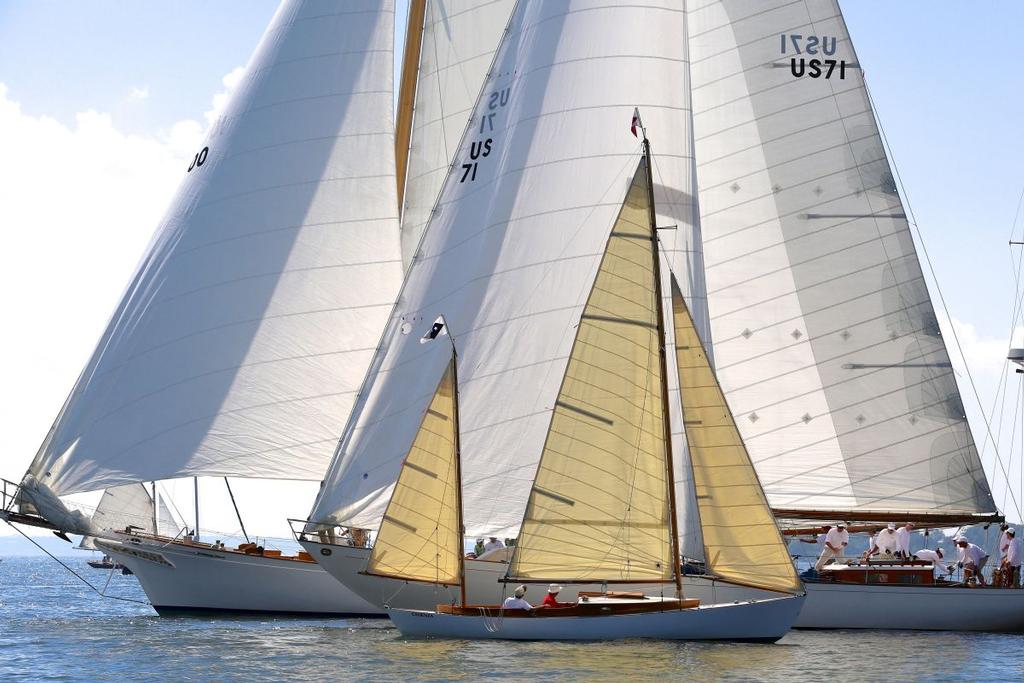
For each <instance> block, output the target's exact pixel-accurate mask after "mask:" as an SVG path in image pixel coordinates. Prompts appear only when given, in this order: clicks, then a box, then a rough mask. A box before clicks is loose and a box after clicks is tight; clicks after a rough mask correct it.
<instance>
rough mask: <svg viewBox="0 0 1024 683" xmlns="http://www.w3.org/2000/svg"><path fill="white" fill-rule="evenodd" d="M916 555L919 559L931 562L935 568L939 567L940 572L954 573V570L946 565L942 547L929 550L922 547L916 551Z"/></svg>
mask: <svg viewBox="0 0 1024 683" xmlns="http://www.w3.org/2000/svg"><path fill="white" fill-rule="evenodd" d="M914 557H915V558H917V559H919V560H924V561H926V562H931V563H932V566H933V567H934V568H935V569H938V570H939V572H940V573H942V574H952V573H953V570H952V569H950V568H949V567H948V566H946V563H945V562H943V558H944V557H945V553H943V552H942V548H936V549H935V550H928V548H921V549H920V550H918V551H917V552H916V553H914Z"/></svg>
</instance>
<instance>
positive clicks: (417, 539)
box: [365, 358, 462, 585]
mask: <svg viewBox="0 0 1024 683" xmlns="http://www.w3.org/2000/svg"><path fill="white" fill-rule="evenodd" d="M455 382H456V380H455V359H454V358H453V359H452V362H451V363H449V365H448V369H447V370H446V371H445V373H444V377H442V379H441V382H440V383H439V384H438V386H437V391H436V392H435V393H434V398H433V400H432V401H431V402H430V406H429V407H428V408H427V412H426V414H425V415H424V416H423V422H422V423H420V429H419V432H417V434H416V438H415V440H414V441H413V444H412V448H410V449H409V454H408V455H407V456H406V457H405V462H404V463H403V464H402V470H401V472H400V473H399V475H398V482H397V483H396V484H395V490H394V492H393V493H392V495H391V501H390V502H389V503H388V508H387V512H385V513H384V519H383V520H382V521H381V525H380V530H379V531H378V533H377V539H376V541H375V543H374V545H373V552H372V553H371V554H370V559H369V561H368V562H367V565H366V570H365V571H366V573H367V574H378V575H381V576H389V577H393V578H401V579H407V580H410V581H426V582H430V583H438V584H446V585H458V584H459V582H460V571H461V570H460V563H461V558H462V532H461V529H460V527H461V524H460V514H459V495H460V491H459V469H458V468H459V463H458V457H459V455H458V412H457V406H456V400H457V399H456V386H455Z"/></svg>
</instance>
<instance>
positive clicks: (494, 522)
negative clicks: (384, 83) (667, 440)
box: [310, 0, 700, 534]
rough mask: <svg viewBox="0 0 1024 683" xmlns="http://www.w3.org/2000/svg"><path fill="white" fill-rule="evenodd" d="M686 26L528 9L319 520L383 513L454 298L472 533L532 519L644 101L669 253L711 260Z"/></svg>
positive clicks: (318, 508) (433, 228)
mask: <svg viewBox="0 0 1024 683" xmlns="http://www.w3.org/2000/svg"><path fill="white" fill-rule="evenodd" d="M623 26H629V27H630V30H628V31H624V30H622V27H623ZM685 36H686V28H685V16H684V12H683V11H682V9H681V8H680V7H678V6H674V5H665V6H651V5H629V6H614V5H606V6H595V5H593V4H592V3H584V2H565V3H551V2H529V1H525V0H524V1H521V2H519V3H518V4H517V5H516V9H515V11H514V12H513V16H512V18H511V20H510V22H509V27H508V30H507V32H506V33H505V34H504V37H503V38H502V42H501V46H500V47H499V48H498V51H497V54H496V56H495V60H494V65H493V67H492V69H491V73H490V75H489V77H488V80H487V82H486V85H485V87H484V89H483V91H482V93H481V95H480V98H479V99H478V100H477V102H476V105H475V107H474V109H473V112H472V116H471V119H470V125H469V127H468V128H467V134H466V136H465V137H464V139H463V140H462V142H461V144H460V146H459V150H458V152H457V154H456V155H455V162H454V163H453V164H452V170H451V173H450V174H449V175H448V177H447V180H446V182H445V185H444V188H443V190H442V193H441V195H440V199H439V202H438V206H437V210H436V211H435V212H434V214H433V215H432V216H431V219H430V225H429V228H428V229H427V230H426V233H425V237H424V238H423V241H422V244H421V247H420V248H421V254H420V256H419V257H418V258H417V259H415V260H414V261H413V263H412V265H411V267H410V269H409V271H408V275H407V280H406V283H405V286H404V290H403V293H402V296H401V299H400V301H399V303H398V304H397V306H396V308H395V310H394V313H393V316H392V321H391V323H390V327H389V331H388V333H387V334H386V335H385V337H384V339H383V340H382V346H381V348H380V351H379V354H378V356H377V357H376V358H375V360H374V363H373V366H372V370H371V373H370V375H369V376H368V381H367V385H366V387H367V388H366V391H365V393H364V395H363V396H361V398H360V401H359V404H357V409H356V413H354V415H355V418H354V420H353V422H352V423H350V425H349V426H348V427H347V428H346V434H345V436H344V438H343V439H342V441H341V445H340V447H339V451H338V454H337V456H336V458H335V460H334V462H333V464H332V466H331V469H330V470H329V472H328V475H327V478H326V480H325V484H324V487H323V488H322V490H321V493H320V497H319V498H318V501H317V503H316V505H315V507H314V509H313V510H312V511H311V514H310V518H311V520H312V521H314V522H334V523H345V524H352V525H355V526H365V527H370V528H374V527H376V526H378V524H379V523H380V520H381V517H382V515H383V513H384V509H385V507H386V505H387V502H388V500H389V498H390V495H391V491H392V489H393V487H394V482H395V481H396V479H397V478H398V474H399V471H400V468H401V464H402V461H403V459H404V457H405V454H406V453H407V451H408V446H409V444H410V443H411V442H412V440H413V438H414V436H415V432H416V429H417V428H418V426H419V419H420V416H421V415H422V411H423V407H424V406H425V405H427V404H428V403H429V402H430V400H431V399H432V396H433V392H434V390H435V388H436V384H435V382H436V380H431V379H430V378H436V377H438V376H440V374H441V373H442V371H443V369H444V368H443V363H444V362H445V361H443V360H441V359H439V358H433V357H430V356H429V354H428V353H427V351H426V350H425V349H424V348H423V346H422V345H420V344H418V343H417V337H418V334H413V333H412V332H411V331H412V330H419V329H421V328H422V327H423V326H424V325H426V324H427V323H429V321H432V320H433V319H434V318H435V317H436V315H437V313H438V312H443V313H444V316H445V319H446V321H447V323H448V326H449V328H450V329H451V330H452V331H453V332H454V334H455V337H456V338H457V339H459V342H460V348H459V358H460V364H459V375H460V380H461V381H460V405H461V408H462V411H461V413H460V421H461V425H462V445H463V452H464V453H466V454H467V457H466V458H465V462H464V466H463V484H464V508H465V514H466V527H467V529H466V531H467V533H470V534H481V533H497V534H503V533H508V534H513V533H515V532H516V531H517V530H518V527H519V524H520V522H521V520H522V517H523V511H524V510H525V508H526V502H527V497H528V495H529V491H530V488H531V486H532V482H533V474H534V472H535V471H536V467H537V462H538V459H539V455H540V453H541V451H542V450H543V445H544V441H545V437H546V433H547V427H548V424H549V422H550V419H551V411H552V409H553V408H554V403H555V400H556V397H557V394H558V391H559V387H560V383H561V378H562V376H563V375H564V374H565V369H566V366H567V364H568V357H569V352H570V350H571V347H572V342H573V338H574V337H575V325H576V324H577V323H578V322H579V316H580V313H581V311H582V308H583V305H584V303H585V301H586V298H587V296H588V294H589V289H590V288H589V284H590V283H592V282H593V281H594V278H595V274H596V272H597V268H598V264H599V262H600V260H601V255H602V254H603V252H604V248H605V246H606V243H607V239H608V230H609V226H611V225H612V224H613V223H614V221H615V217H616V215H617V214H618V212H619V209H620V208H621V206H622V197H624V196H625V194H626V190H627V188H628V187H629V186H630V183H631V182H632V178H633V172H634V171H635V169H636V158H637V151H638V145H637V141H636V139H635V138H633V137H632V136H630V135H629V132H628V128H629V121H630V118H631V116H632V113H633V109H634V107H635V106H636V105H638V104H639V105H640V107H641V110H642V111H643V115H644V123H645V124H646V125H647V127H648V129H649V130H651V131H657V132H658V140H659V146H658V161H657V163H656V165H655V166H654V168H653V169H652V170H653V175H654V187H653V190H654V195H655V200H656V204H657V206H658V216H657V221H658V225H659V226H664V227H673V226H674V227H675V230H665V231H664V233H665V235H664V238H665V239H666V241H667V244H666V254H667V257H668V260H669V265H670V266H671V267H672V268H673V270H675V271H676V272H686V273H691V272H692V273H699V272H700V271H699V270H693V269H692V264H691V259H694V258H697V257H698V256H699V250H698V249H696V248H695V245H698V244H699V239H697V238H696V226H695V224H694V215H695V203H694V200H693V187H694V178H693V173H692V170H693V163H694V161H693V155H692V153H691V140H690V135H689V117H690V112H689V99H688V89H687V88H686V87H685V84H686V83H687V79H688V64H687V61H686V40H685ZM663 84H678V85H679V87H664V85H663ZM595 131H608V133H607V134H600V135H598V134H595ZM616 131H619V132H620V133H618V134H616ZM509 292H515V295H514V296H509V295H508V293H509ZM509 387H522V389H521V390H519V391H512V392H511V393H510V391H509ZM673 431H674V432H676V433H680V432H681V429H679V430H673ZM679 450H680V451H681V448H680V449H679ZM677 452H679V451H677Z"/></svg>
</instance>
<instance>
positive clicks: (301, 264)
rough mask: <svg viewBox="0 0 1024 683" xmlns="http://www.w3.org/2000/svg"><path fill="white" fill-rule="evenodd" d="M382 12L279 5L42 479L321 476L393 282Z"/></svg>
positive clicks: (95, 483)
mask: <svg viewBox="0 0 1024 683" xmlns="http://www.w3.org/2000/svg"><path fill="white" fill-rule="evenodd" d="M393 14H394V12H393V3H392V2H391V1H390V0H358V1H356V0H352V1H349V2H345V3H340V4H339V3H333V2H317V1H312V0H310V1H305V2H304V1H301V0H288V1H286V2H284V3H283V4H282V6H281V8H280V9H279V10H278V12H277V14H276V15H275V17H274V19H273V21H272V23H271V25H270V27H269V28H268V29H267V32H266V34H265V35H264V37H263V39H262V41H261V42H260V45H259V47H258V48H257V50H256V52H255V54H254V56H253V57H252V59H251V61H250V63H249V66H248V67H247V69H246V75H245V78H244V79H243V81H242V83H241V84H240V85H239V89H238V92H237V94H236V95H235V96H233V98H232V101H231V104H230V105H229V107H228V109H227V111H226V112H225V114H224V115H223V116H222V117H221V118H220V119H219V120H218V121H217V122H216V123H215V124H214V125H213V127H212V130H211V131H210V133H209V135H208V137H207V140H206V141H205V143H204V146H203V147H202V149H201V150H197V154H196V156H195V158H194V159H193V162H192V164H191V166H189V168H188V169H187V171H188V172H187V173H186V174H185V180H184V182H183V184H182V186H181V189H180V190H179V192H178V194H177V197H176V198H175V200H174V202H173V204H172V205H171V208H170V209H169V211H168V213H167V216H166V217H165V219H164V221H163V223H162V224H161V225H160V227H159V230H158V231H157V234H156V237H155V238H154V240H153V242H152V244H151V245H150V246H149V249H148V251H147V253H146V255H145V257H144V258H143V260H142V262H141V264H140V265H139V268H138V270H137V272H136V273H135V275H134V277H133V278H132V281H131V282H130V283H129V285H128V288H127V291H126V292H125V294H124V296H123V299H122V300H121V303H120V304H119V306H118V308H117V310H116V311H115V313H114V315H113V318H112V319H111V321H110V323H109V325H108V327H107V329H106V331H105V332H104V334H103V337H102V339H101V340H100V342H99V344H98V346H97V348H96V351H95V352H94V354H93V356H92V358H91V359H90V360H89V363H88V365H87V366H86V368H85V370H84V371H83V373H82V375H81V377H80V378H79V380H78V383H77V384H76V386H75V388H74V390H73V392H72V394H71V396H70V398H69V399H68V401H67V403H66V405H65V406H64V408H63V410H62V411H61V413H60V415H59V416H58V418H57V421H56V423H55V425H54V427H53V429H52V431H51V432H50V434H49V435H48V436H47V438H46V440H45V442H44V443H43V445H42V447H41V448H40V450H39V453H38V455H37V457H36V459H35V461H34V463H33V464H32V466H31V469H30V473H34V474H36V475H37V477H38V479H39V480H40V481H41V482H42V483H43V484H44V485H46V486H48V487H49V488H50V489H52V490H53V491H55V492H56V493H58V494H61V495H63V494H68V493H72V492H77V491H85V490H94V489H101V488H104V487H112V486H117V485H119V484H124V483H128V482H138V481H150V480H160V479H168V478H173V477H181V476H189V475H217V476H228V475H230V476H232V477H260V478H282V479H283V478H288V479H313V480H318V479H320V478H322V476H323V473H324V471H325V469H326V467H327V464H328V462H329V461H330V458H331V455H332V454H333V451H334V448H335V446H336V443H337V438H338V434H339V433H340V432H341V429H342V426H343V425H344V423H345V419H346V418H347V415H348V413H349V411H350V408H351V405H352V402H353V399H354V394H355V391H356V390H357V388H358V385H359V382H360V380H361V379H362V377H363V376H364V373H365V370H366V366H367V363H368V362H369V359H370V358H371V356H372V353H373V348H374V346H375V345H376V342H377V340H378V339H379V335H380V333H381V330H382V329H383V326H384V323H385V322H386V320H387V312H388V310H389V309H390V306H391V305H392V303H393V300H394V296H395V294H396V292H397V290H398V287H399V284H400V279H401V262H400V249H399V243H398V222H397V199H396V196H395V178H394V175H395V162H394V147H393V145H394V132H393V121H392V106H393V105H392V78H393V76H392V69H393V65H392V42H393ZM182 170H183V171H185V170H186V169H182Z"/></svg>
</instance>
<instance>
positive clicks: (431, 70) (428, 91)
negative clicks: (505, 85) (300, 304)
mask: <svg viewBox="0 0 1024 683" xmlns="http://www.w3.org/2000/svg"><path fill="white" fill-rule="evenodd" d="M422 1H423V2H424V3H425V8H424V9H425V11H424V20H423V23H422V25H421V26H419V27H410V30H416V29H420V30H421V41H420V50H419V54H418V55H416V57H417V59H415V60H411V61H410V56H409V55H407V56H406V62H405V63H406V67H407V68H408V67H410V66H411V68H412V69H414V70H415V73H416V81H415V97H414V102H415V104H414V113H413V119H412V139H411V143H410V146H409V149H408V150H398V154H399V155H401V154H402V153H403V152H407V153H408V165H407V167H406V168H407V176H406V178H405V179H404V180H405V195H404V197H402V196H400V197H399V200H400V201H402V203H403V208H402V228H401V230H402V260H403V262H404V263H405V265H406V266H408V264H409V262H410V261H411V260H412V257H413V254H414V253H415V252H416V247H417V245H418V244H419V241H420V236H421V235H422V234H423V228H424V227H425V226H426V224H427V219H428V218H429V217H430V211H431V209H433V208H434V202H436V201H437V195H438V193H439V192H440V191H441V186H442V185H443V184H444V179H445V177H446V176H447V174H448V168H449V167H450V166H451V163H452V159H453V158H454V156H455V153H456V152H457V151H458V149H459V142H460V141H461V140H462V134H463V132H464V131H465V129H466V122H467V121H468V120H469V116H470V114H471V113H472V112H473V105H474V103H475V102H476V100H477V96H478V95H479V94H480V88H481V87H482V86H483V83H484V79H485V78H486V76H487V70H488V68H489V67H490V66H491V61H492V60H493V59H494V52H495V50H496V49H497V48H498V43H499V42H500V41H501V34H502V31H503V30H504V29H505V26H506V25H507V24H508V19H509V15H510V14H511V12H512V7H513V6H514V5H515V1H514V0H422ZM412 42H415V41H410V40H409V38H408V37H407V45H408V44H410V43H412ZM400 106H401V105H400ZM401 170H402V169H401V168H400V169H399V172H401Z"/></svg>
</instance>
